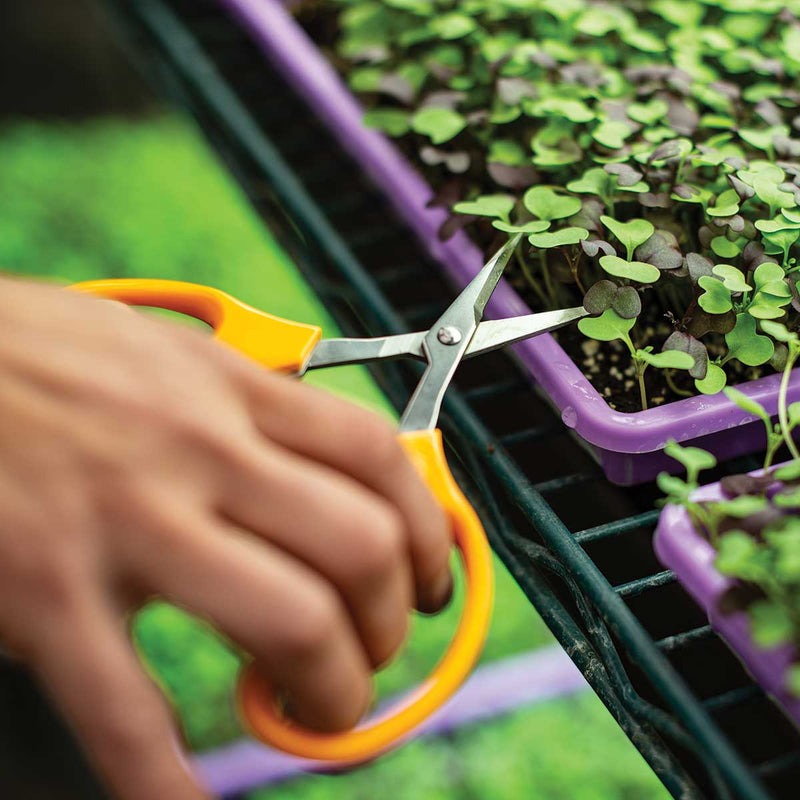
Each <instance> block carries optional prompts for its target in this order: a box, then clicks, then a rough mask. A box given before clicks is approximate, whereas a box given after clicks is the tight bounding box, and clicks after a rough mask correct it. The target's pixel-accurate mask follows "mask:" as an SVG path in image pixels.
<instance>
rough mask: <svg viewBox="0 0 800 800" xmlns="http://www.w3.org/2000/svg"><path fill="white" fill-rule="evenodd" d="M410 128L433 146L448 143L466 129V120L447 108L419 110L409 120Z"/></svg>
mask: <svg viewBox="0 0 800 800" xmlns="http://www.w3.org/2000/svg"><path fill="white" fill-rule="evenodd" d="M411 127H412V129H413V130H414V131H416V132H417V133H420V134H422V135H423V136H427V137H428V138H429V139H430V140H431V141H432V142H433V143H434V144H443V143H444V142H449V141H450V140H451V139H452V138H453V137H454V136H458V134H459V133H461V131H463V130H464V128H466V127H467V120H466V118H465V117H463V116H462V115H461V114H459V113H458V112H457V111H453V110H451V109H449V108H421V109H420V110H419V111H417V113H416V114H414V116H413V117H412V119H411Z"/></svg>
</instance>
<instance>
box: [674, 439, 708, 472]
mask: <svg viewBox="0 0 800 800" xmlns="http://www.w3.org/2000/svg"><path fill="white" fill-rule="evenodd" d="M664 452H665V453H666V454H667V455H668V456H669V457H670V458H674V459H675V460H676V461H677V462H678V463H679V464H681V465H682V466H683V468H684V469H685V470H686V471H687V472H694V473H698V472H702V471H703V470H704V469H714V467H716V466H717V459H716V458H715V457H714V456H713V455H712V454H711V453H709V452H708V451H707V450H703V449H701V448H700V447H684V446H683V445H680V444H678V443H677V442H676V441H674V440H671V441H669V442H667V444H666V446H665V447H664Z"/></svg>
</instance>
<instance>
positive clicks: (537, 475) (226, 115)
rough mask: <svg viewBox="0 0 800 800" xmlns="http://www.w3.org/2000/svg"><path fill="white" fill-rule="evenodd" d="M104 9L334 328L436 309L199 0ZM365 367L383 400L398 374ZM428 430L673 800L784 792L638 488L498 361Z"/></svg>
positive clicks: (369, 202) (462, 376)
mask: <svg viewBox="0 0 800 800" xmlns="http://www.w3.org/2000/svg"><path fill="white" fill-rule="evenodd" d="M111 5H112V6H113V8H114V10H115V11H116V12H117V13H116V17H117V18H118V19H119V21H120V23H121V25H120V30H121V32H122V33H123V35H124V37H125V39H126V41H127V42H128V43H129V45H130V48H131V51H132V52H133V53H134V55H135V56H136V57H138V58H139V59H140V60H141V62H142V63H143V65H144V66H145V68H146V69H147V71H148V72H149V73H150V75H151V76H152V78H153V80H154V82H155V83H156V84H157V85H158V86H159V87H160V88H161V89H162V90H163V91H165V92H166V93H167V94H169V95H170V96H171V97H172V98H173V99H175V100H177V102H178V103H179V104H180V105H182V106H183V107H185V108H187V109H188V110H189V111H190V112H191V113H192V114H193V115H194V116H195V118H196V119H197V120H198V121H199V123H200V125H201V126H202V128H203V129H204V131H205V133H206V135H207V137H208V138H209V140H210V141H211V142H212V143H213V145H214V147H215V148H216V150H217V152H218V153H219V154H220V156H221V157H222V158H223V159H224V161H225V162H226V164H227V165H228V167H229V168H230V170H231V171H232V173H233V174H234V175H235V177H236V178H237V180H238V181H239V182H240V184H241V186H242V187H243V189H244V190H245V192H246V193H247V195H248V196H249V198H250V200H251V202H252V204H253V206H254V208H255V209H256V210H257V212H258V213H259V214H260V215H261V217H262V218H263V219H264V221H265V223H266V224H267V225H268V226H269V227H270V228H271V229H272V230H273V231H274V232H275V233H276V234H277V236H278V238H279V239H280V241H281V242H282V244H283V246H284V247H285V248H286V249H287V250H288V251H289V253H290V254H291V255H292V257H293V258H294V259H295V261H296V263H297V264H298V266H299V267H300V268H301V269H302V270H303V272H304V274H305V276H306V278H307V280H308V281H309V282H310V284H311V286H312V287H313V289H314V290H315V291H316V292H317V294H318V295H319V296H320V298H321V299H322V300H323V302H324V303H325V305H326V306H327V307H328V309H329V310H330V311H331V312H332V314H333V315H334V317H335V318H336V320H337V322H338V323H339V325H340V326H341V328H342V329H343V331H344V332H345V334H346V335H354V336H364V335H383V334H387V333H395V332H401V331H405V330H412V329H418V328H421V327H425V326H428V325H430V324H431V323H432V322H433V321H434V320H435V319H436V317H437V316H438V315H439V313H440V312H441V311H442V310H443V309H444V308H445V306H446V305H447V303H448V302H449V300H450V298H452V296H453V294H454V290H453V287H451V286H449V285H448V284H447V282H446V281H445V280H444V279H443V277H442V274H441V271H440V269H439V268H438V267H437V265H435V264H433V263H431V262H430V260H429V259H428V258H427V257H426V256H425V255H424V254H423V253H422V251H421V249H420V247H419V246H418V245H417V243H416V242H415V240H414V238H413V236H412V235H411V234H410V233H409V232H408V231H407V230H406V229H405V228H404V227H403V225H402V224H401V223H400V222H399V221H398V220H397V218H396V217H395V216H394V215H393V213H392V211H391V209H390V208H389V207H388V206H387V203H386V201H385V200H384V199H383V198H382V197H381V196H380V195H379V194H378V193H377V192H376V190H375V189H374V188H373V187H372V186H371V185H370V184H369V183H368V182H367V181H366V179H365V178H364V176H363V175H362V174H361V173H360V171H359V170H358V168H357V167H355V166H354V164H353V163H352V162H351V161H350V160H349V158H348V157H347V156H346V155H345V154H343V153H342V151H341V150H340V148H339V147H338V146H337V145H336V143H335V142H334V141H333V139H332V138H331V136H330V135H329V134H328V133H327V131H326V130H325V129H324V127H322V125H321V124H320V123H319V122H318V121H317V120H316V118H315V116H314V114H313V112H312V111H311V110H309V109H308V108H307V107H306V106H305V105H304V104H303V103H302V102H301V101H300V100H298V99H297V98H296V97H295V96H293V94H292V93H291V92H290V90H289V89H288V88H287V87H286V86H285V85H284V84H283V83H282V81H281V80H280V78H279V77H278V76H277V74H276V73H275V72H274V71H273V70H272V69H271V67H270V66H269V64H268V62H266V61H265V59H264V57H263V55H262V54H261V52H260V51H259V50H258V49H257V47H256V46H255V45H254V44H253V43H252V42H251V41H250V40H249V39H248V37H247V35H246V33H244V32H243V31H242V30H241V29H240V28H239V27H237V25H236V24H235V23H234V22H233V21H232V19H231V18H230V17H229V16H227V15H226V13H225V12H224V11H223V10H222V9H221V8H220V7H219V6H218V4H217V3H216V2H214V0H111ZM258 279H259V276H258V272H257V267H254V273H253V280H258ZM372 370H373V374H374V376H375V378H376V379H377V380H378V382H379V384H380V386H381V387H382V388H383V389H384V391H385V392H386V394H387V396H388V397H389V398H390V400H391V401H392V402H393V403H394V404H395V405H396V406H397V407H398V408H400V407H402V406H403V405H404V404H405V402H406V401H407V399H408V393H409V389H410V387H411V386H412V385H413V383H415V381H416V379H417V377H418V374H419V373H418V368H417V365H406V364H401V363H392V364H382V365H377V366H373V367H372ZM442 428H443V430H444V432H445V437H446V440H447V442H448V446H449V447H450V449H451V451H450V459H451V463H452V464H454V465H455V468H456V472H457V474H458V476H459V478H460V481H461V483H462V485H463V486H464V487H465V489H466V490H467V492H468V494H469V496H470V498H471V500H472V502H473V503H474V504H475V506H476V508H477V509H478V510H479V512H480V513H481V516H482V517H483V519H484V522H485V524H486V528H487V531H488V533H489V535H490V538H491V542H492V546H493V548H494V549H495V551H496V552H497V553H498V555H499V556H500V558H501V559H502V560H503V562H504V563H505V564H506V566H507V568H508V569H509V570H510V572H511V573H512V575H513V576H514V578H515V579H516V580H517V582H518V583H519V585H520V586H521V587H522V589H523V591H524V592H525V594H526V595H527V597H528V598H529V599H530V601H531V603H533V605H534V606H535V607H536V609H537V610H538V611H539V613H540V614H541V616H542V617H543V619H544V620H545V622H546V623H547V625H548V626H549V627H550V629H551V630H552V631H553V632H554V633H555V635H556V637H557V638H558V639H559V641H560V642H561V644H562V645H563V646H564V647H565V648H566V650H567V652H568V653H569V655H570V656H571V658H572V659H573V660H574V661H575V663H576V664H577V665H578V667H579V668H580V669H581V670H582V672H583V674H584V675H585V676H586V678H587V680H588V682H589V683H590V684H591V686H592V687H593V689H594V690H595V692H596V693H597V694H598V695H599V696H600V698H601V699H602V700H603V702H604V703H605V705H606V706H607V707H608V709H609V710H610V711H611V713H612V714H613V716H614V718H615V719H616V721H617V722H618V723H619V725H620V726H621V728H622V729H623V730H624V731H625V733H626V734H627V735H628V737H629V738H630V740H631V741H632V742H633V744H634V745H635V746H636V747H637V748H638V749H639V751H640V752H641V753H642V755H643V756H644V757H645V759H646V760H647V761H648V763H649V764H650V765H651V767H652V768H653V769H654V770H655V772H656V773H657V774H658V776H659V777H660V778H661V780H662V781H663V783H664V785H665V786H666V787H667V789H668V790H669V791H670V792H671V793H672V795H673V796H674V797H676V798H682V800H686V799H688V798H695V797H711V798H721V799H724V798H747V800H767V799H768V798H773V799H775V800H778V799H785V800H789V798H792V800H793V799H794V798H796V797H797V796H798V791H797V786H798V782H799V781H800V733H798V731H797V730H795V729H794V728H793V727H792V726H791V725H790V724H789V723H788V722H787V721H786V720H785V718H784V717H783V716H782V715H781V714H780V712H779V711H778V710H777V709H776V708H775V707H774V706H773V704H772V702H771V701H770V700H769V699H768V698H767V697H765V696H764V693H763V692H762V691H761V690H760V689H759V688H758V687H757V686H756V685H755V684H754V683H753V682H752V680H751V679H750V678H749V677H748V675H747V674H746V673H745V672H744V670H743V669H742V667H741V666H740V664H739V662H738V661H737V659H736V658H735V657H734V656H733V655H732V654H731V653H730V652H729V651H728V649H727V648H726V646H725V645H724V643H723V642H722V641H721V640H720V639H719V638H718V637H717V635H716V634H715V633H714V631H712V630H711V628H710V626H709V625H708V621H707V619H706V618H705V616H704V614H703V613H702V612H701V611H700V610H699V609H698V608H697V606H696V605H695V604H694V603H693V602H692V600H691V599H690V598H689V596H688V595H687V594H686V592H685V591H684V590H683V589H682V588H681V587H680V586H679V585H678V584H677V583H676V581H675V578H674V575H673V574H672V573H671V572H670V571H668V570H664V569H663V568H662V567H661V566H660V565H659V563H658V561H657V560H656V558H655V556H654V553H653V549H652V542H651V540H652V534H653V529H654V526H655V522H656V519H657V512H656V511H655V510H654V505H655V501H656V500H657V498H658V491H657V489H656V488H655V487H654V486H653V485H645V486H641V487H637V488H635V489H621V488H619V487H616V486H613V485H611V484H609V483H608V482H607V481H606V480H605V479H604V478H603V476H602V474H601V472H600V471H599V469H598V468H597V467H596V465H595V464H594V462H593V461H592V460H591V458H590V457H589V456H588V455H587V454H586V453H585V452H584V451H583V449H582V448H581V447H580V446H578V444H577V443H576V442H575V441H574V440H573V439H572V438H571V436H570V434H569V433H568V432H567V431H566V430H565V429H564V427H563V425H562V424H561V423H560V421H559V420H558V418H557V417H556V416H555V415H554V414H553V412H552V411H551V410H550V408H549V406H548V405H547V404H546V403H545V402H544V401H543V400H542V399H540V398H539V396H538V395H537V394H536V391H535V387H532V386H531V383H530V380H529V378H528V377H527V376H526V374H525V373H524V372H523V371H522V370H521V369H520V368H519V367H518V365H517V364H516V362H515V361H514V359H513V357H512V356H511V355H509V354H505V353H500V354H492V355H489V356H485V357H483V358H481V359H475V360H474V361H472V362H468V363H467V364H465V365H463V367H462V368H461V369H460V372H459V374H458V376H457V380H456V387H455V390H451V392H450V393H449V394H448V397H447V400H446V403H445V408H444V414H443V419H442ZM726 466H727V468H728V470H732V469H737V470H738V469H742V468H746V467H747V466H749V465H748V464H746V463H744V462H738V463H732V464H729V465H726ZM531 791H532V794H533V793H534V792H535V789H533V788H532V790H531Z"/></svg>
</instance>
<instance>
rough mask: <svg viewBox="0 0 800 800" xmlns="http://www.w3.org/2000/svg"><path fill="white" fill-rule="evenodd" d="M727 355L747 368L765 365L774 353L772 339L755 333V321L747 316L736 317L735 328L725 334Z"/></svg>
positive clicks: (739, 315)
mask: <svg viewBox="0 0 800 800" xmlns="http://www.w3.org/2000/svg"><path fill="white" fill-rule="evenodd" d="M725 342H726V343H727V345H728V353H729V355H730V356H731V357H732V358H736V359H738V360H739V361H741V362H742V364H746V365H747V366H748V367H757V366H759V365H761V364H766V363H767V361H769V360H770V359H771V358H772V354H773V353H774V352H775V345H774V344H773V342H772V339H770V338H768V337H767V336H762V335H761V334H759V333H758V332H757V331H756V321H755V319H754V318H753V317H751V316H750V315H749V314H746V313H742V314H737V315H736V326H735V327H734V329H733V330H732V331H730V333H726V334H725Z"/></svg>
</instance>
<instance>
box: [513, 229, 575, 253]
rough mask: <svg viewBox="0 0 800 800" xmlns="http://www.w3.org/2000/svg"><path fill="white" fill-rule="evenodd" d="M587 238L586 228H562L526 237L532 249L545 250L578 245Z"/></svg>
mask: <svg viewBox="0 0 800 800" xmlns="http://www.w3.org/2000/svg"><path fill="white" fill-rule="evenodd" d="M588 238H589V231H587V230H586V228H562V229H561V230H559V231H551V232H548V233H534V234H532V235H531V236H529V237H528V241H529V242H530V243H531V244H532V245H533V246H534V247H539V248H543V249H546V248H550V247H565V246H566V245H570V244H578V243H579V242H582V241H583V240H584V239H588Z"/></svg>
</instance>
